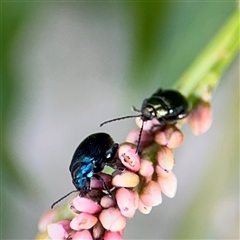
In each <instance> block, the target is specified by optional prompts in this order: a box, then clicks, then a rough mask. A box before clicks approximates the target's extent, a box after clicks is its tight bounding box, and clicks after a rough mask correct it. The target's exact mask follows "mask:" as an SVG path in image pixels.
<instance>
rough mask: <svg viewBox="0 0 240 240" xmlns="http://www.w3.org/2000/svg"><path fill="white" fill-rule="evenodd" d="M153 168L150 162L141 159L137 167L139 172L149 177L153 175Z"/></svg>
mask: <svg viewBox="0 0 240 240" xmlns="http://www.w3.org/2000/svg"><path fill="white" fill-rule="evenodd" d="M153 172H154V168H153V164H152V162H150V161H148V160H145V159H141V166H140V169H139V174H140V175H142V176H144V177H151V176H152V175H153Z"/></svg>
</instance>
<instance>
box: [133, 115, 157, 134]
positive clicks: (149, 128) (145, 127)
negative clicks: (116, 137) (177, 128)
mask: <svg viewBox="0 0 240 240" xmlns="http://www.w3.org/2000/svg"><path fill="white" fill-rule="evenodd" d="M135 121H136V124H137V126H138V127H139V128H141V127H142V119H141V117H137V118H136V120H135ZM155 126H159V127H160V124H159V122H158V120H157V119H156V118H154V119H152V120H149V121H145V122H144V125H143V130H144V131H147V132H148V131H152V130H154V127H155Z"/></svg>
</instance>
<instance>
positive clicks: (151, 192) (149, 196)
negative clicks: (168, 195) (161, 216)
mask: <svg viewBox="0 0 240 240" xmlns="http://www.w3.org/2000/svg"><path fill="white" fill-rule="evenodd" d="M140 200H141V201H142V203H143V204H144V205H146V206H157V205H159V204H160V203H161V202H162V195H161V190H160V186H159V185H158V183H156V182H154V181H152V180H151V181H149V182H147V184H146V185H145V186H144V188H143V190H142V193H141V195H140Z"/></svg>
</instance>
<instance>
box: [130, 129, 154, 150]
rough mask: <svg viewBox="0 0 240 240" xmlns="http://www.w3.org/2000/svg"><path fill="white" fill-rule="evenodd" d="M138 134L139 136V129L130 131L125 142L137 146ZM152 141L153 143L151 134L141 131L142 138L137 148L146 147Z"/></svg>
mask: <svg viewBox="0 0 240 240" xmlns="http://www.w3.org/2000/svg"><path fill="white" fill-rule="evenodd" d="M139 134H140V129H139V128H137V129H134V130H132V131H131V132H130V133H129V134H128V135H127V138H126V142H130V143H133V144H134V145H137V143H138V138H139ZM152 141H153V136H152V134H150V133H148V132H146V131H142V136H141V141H140V144H139V148H144V147H147V146H148V145H150V144H151V143H152Z"/></svg>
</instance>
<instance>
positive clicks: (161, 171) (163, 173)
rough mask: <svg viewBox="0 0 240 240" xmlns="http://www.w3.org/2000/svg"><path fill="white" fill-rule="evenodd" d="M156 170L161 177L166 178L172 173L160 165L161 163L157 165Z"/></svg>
mask: <svg viewBox="0 0 240 240" xmlns="http://www.w3.org/2000/svg"><path fill="white" fill-rule="evenodd" d="M155 172H156V174H157V175H158V176H159V177H162V178H165V177H168V176H169V175H170V173H171V172H172V171H171V170H167V169H163V168H162V167H160V166H159V165H157V166H156V167H155Z"/></svg>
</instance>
